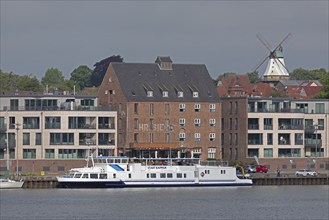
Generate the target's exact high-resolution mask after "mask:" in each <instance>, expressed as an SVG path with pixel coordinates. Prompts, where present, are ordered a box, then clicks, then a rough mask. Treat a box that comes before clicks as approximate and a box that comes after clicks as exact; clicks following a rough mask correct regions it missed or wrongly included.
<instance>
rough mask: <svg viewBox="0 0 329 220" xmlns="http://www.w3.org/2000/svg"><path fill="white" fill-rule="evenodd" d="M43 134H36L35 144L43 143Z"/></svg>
mask: <svg viewBox="0 0 329 220" xmlns="http://www.w3.org/2000/svg"><path fill="white" fill-rule="evenodd" d="M41 138H42V134H41V133H36V134H35V145H41V144H42V139H41Z"/></svg>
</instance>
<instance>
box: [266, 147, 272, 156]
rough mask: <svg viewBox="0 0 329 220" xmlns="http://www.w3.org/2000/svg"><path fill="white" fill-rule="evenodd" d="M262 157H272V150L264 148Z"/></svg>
mask: <svg viewBox="0 0 329 220" xmlns="http://www.w3.org/2000/svg"><path fill="white" fill-rule="evenodd" d="M264 157H273V149H272V148H265V149H264Z"/></svg>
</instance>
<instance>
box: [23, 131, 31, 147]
mask: <svg viewBox="0 0 329 220" xmlns="http://www.w3.org/2000/svg"><path fill="white" fill-rule="evenodd" d="M23 145H30V133H23Z"/></svg>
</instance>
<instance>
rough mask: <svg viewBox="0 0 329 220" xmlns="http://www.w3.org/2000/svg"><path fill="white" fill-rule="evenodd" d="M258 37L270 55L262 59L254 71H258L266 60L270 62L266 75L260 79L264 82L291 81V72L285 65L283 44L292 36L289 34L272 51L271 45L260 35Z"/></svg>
mask: <svg viewBox="0 0 329 220" xmlns="http://www.w3.org/2000/svg"><path fill="white" fill-rule="evenodd" d="M256 36H257V38H258V40H259V41H260V42H261V43H262V44H263V45H264V46H265V47H266V48H267V49H268V50H269V51H270V54H269V55H267V56H266V57H265V58H263V59H262V61H261V62H260V64H259V65H257V67H256V68H255V70H254V71H257V69H258V68H259V67H260V66H261V65H263V63H265V61H266V60H268V63H267V67H266V70H265V72H264V74H262V75H261V76H260V78H262V79H263V80H264V81H278V80H286V79H289V71H288V69H287V68H286V65H285V63H284V58H283V48H282V44H283V43H284V42H285V41H286V40H287V39H288V38H289V37H290V36H291V34H288V35H287V36H286V37H285V38H283V40H282V41H281V42H280V43H279V44H278V46H276V47H275V48H274V49H271V46H270V45H269V43H267V42H266V40H265V39H264V38H263V37H262V36H261V35H260V34H257V35H256Z"/></svg>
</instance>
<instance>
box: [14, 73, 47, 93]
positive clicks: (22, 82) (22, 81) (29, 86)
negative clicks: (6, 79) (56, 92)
mask: <svg viewBox="0 0 329 220" xmlns="http://www.w3.org/2000/svg"><path fill="white" fill-rule="evenodd" d="M17 80H18V87H19V90H23V91H33V92H42V90H43V88H42V85H41V84H40V82H39V80H38V79H37V78H36V77H32V76H31V75H24V76H20V77H18V79H17Z"/></svg>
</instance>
